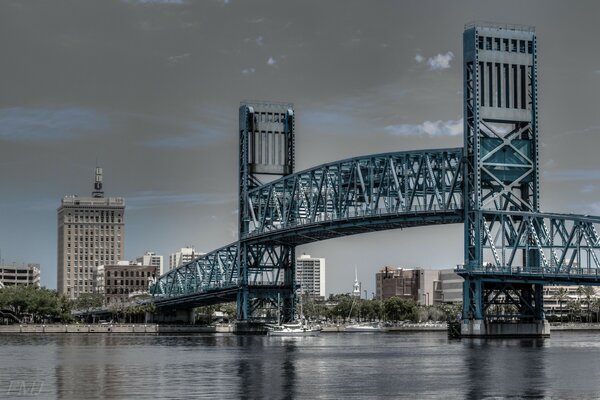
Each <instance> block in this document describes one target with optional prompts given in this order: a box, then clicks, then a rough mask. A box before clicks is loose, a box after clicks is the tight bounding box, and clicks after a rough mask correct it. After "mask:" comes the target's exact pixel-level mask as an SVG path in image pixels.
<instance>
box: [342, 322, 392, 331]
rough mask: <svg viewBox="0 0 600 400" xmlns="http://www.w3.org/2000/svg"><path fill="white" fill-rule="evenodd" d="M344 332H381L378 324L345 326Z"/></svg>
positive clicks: (381, 329)
mask: <svg viewBox="0 0 600 400" xmlns="http://www.w3.org/2000/svg"><path fill="white" fill-rule="evenodd" d="M345 332H383V328H382V327H381V325H380V324H353V325H347V326H346V329H345Z"/></svg>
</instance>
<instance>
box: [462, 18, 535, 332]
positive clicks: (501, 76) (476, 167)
mask: <svg viewBox="0 0 600 400" xmlns="http://www.w3.org/2000/svg"><path fill="white" fill-rule="evenodd" d="M463 73H464V157H465V160H466V163H465V174H464V176H465V180H464V202H465V204H464V221H465V223H464V235H465V240H464V243H465V261H464V263H465V264H464V267H463V268H459V274H460V275H462V276H463V278H464V279H465V281H464V287H463V290H464V293H463V327H462V333H463V335H465V336H469V335H474V336H479V335H482V336H485V335H494V334H497V333H506V332H496V331H495V330H498V329H499V330H502V329H507V326H511V327H512V328H511V329H516V328H515V322H517V323H518V324H520V325H521V328H523V327H525V326H529V327H530V329H531V332H532V334H535V333H536V332H539V329H540V325H541V326H542V328H541V329H542V330H544V328H543V327H544V325H545V322H544V314H543V297H542V294H543V293H542V288H543V287H542V284H541V283H531V282H528V281H526V280H522V279H512V278H510V276H514V275H512V274H511V275H509V277H508V278H507V277H506V276H503V274H502V273H499V274H494V273H489V272H493V271H495V270H497V271H500V272H502V270H503V268H506V265H509V264H510V265H517V264H518V265H521V266H524V267H525V268H531V269H536V268H539V267H540V252H539V251H538V249H537V248H536V247H535V245H534V244H533V245H532V246H531V248H530V249H523V250H521V251H519V253H518V254H517V256H516V257H517V258H519V257H520V258H521V260H518V261H517V260H514V259H512V258H511V259H510V262H509V263H507V262H506V258H505V254H501V253H503V252H504V251H505V249H507V248H508V249H510V248H511V245H510V243H509V242H510V240H511V234H509V233H507V232H510V229H511V226H513V225H511V224H512V223H514V222H515V221H514V219H515V218H519V217H518V215H517V214H518V213H519V212H525V213H539V211H540V205H539V179H540V178H539V157H538V146H539V140H538V115H537V106H538V103H537V43H536V34H535V30H534V29H533V28H531V27H527V26H516V25H500V24H488V23H485V24H480V23H476V24H470V25H467V26H465V31H464V33H463ZM502 212H506V214H507V215H510V217H509V219H510V220H507V221H506V222H498V219H497V218H496V222H495V223H496V225H498V224H502V225H503V228H502V230H501V233H500V235H502V236H503V237H502V238H500V239H499V238H498V237H493V236H494V233H493V232H492V230H491V226H490V224H491V223H492V219H494V218H495V216H496V215H497V213H502ZM515 215H516V216H515ZM509 225H511V226H509ZM513 234H514V232H513ZM513 236H514V235H513ZM499 240H500V241H501V243H502V246H500V248H497V247H496V246H495V243H498V241H499ZM529 240H530V241H531V242H532V243H533V242H534V238H530V239H529ZM515 246H516V244H515ZM499 253H500V254H499ZM511 257H514V253H513V254H512V255H511ZM509 258H510V257H509ZM509 321H510V322H511V324H507V322H509ZM525 329H528V328H525ZM521 330H522V329H521Z"/></svg>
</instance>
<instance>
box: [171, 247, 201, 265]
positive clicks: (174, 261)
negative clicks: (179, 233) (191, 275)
mask: <svg viewBox="0 0 600 400" xmlns="http://www.w3.org/2000/svg"><path fill="white" fill-rule="evenodd" d="M201 255H204V253H196V249H194V248H193V247H191V246H188V247H182V248H181V249H179V250H177V251H176V252H175V253H171V255H169V270H172V269H174V268H177V267H179V266H181V265H184V264H187V263H189V262H190V261H192V260H193V259H195V258H196V257H199V256H201Z"/></svg>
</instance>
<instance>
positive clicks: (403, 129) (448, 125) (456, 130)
mask: <svg viewBox="0 0 600 400" xmlns="http://www.w3.org/2000/svg"><path fill="white" fill-rule="evenodd" d="M384 129H385V130H386V131H388V132H389V133H391V134H392V135H395V136H421V135H428V136H457V135H462V133H463V119H462V118H461V119H457V120H448V121H441V120H438V121H425V122H423V123H422V124H418V125H413V124H399V125H388V126H386V127H385V128H384Z"/></svg>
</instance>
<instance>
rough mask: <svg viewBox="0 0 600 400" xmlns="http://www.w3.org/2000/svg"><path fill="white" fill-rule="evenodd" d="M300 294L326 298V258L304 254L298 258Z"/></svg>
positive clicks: (317, 298)
mask: <svg viewBox="0 0 600 400" xmlns="http://www.w3.org/2000/svg"><path fill="white" fill-rule="evenodd" d="M296 284H297V285H299V288H298V294H304V295H308V296H309V297H312V298H314V299H316V300H325V259H324V258H315V257H311V256H310V255H309V254H303V255H301V256H300V257H298V258H297V259H296Z"/></svg>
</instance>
